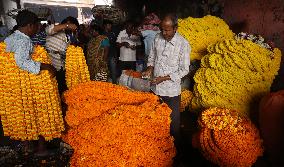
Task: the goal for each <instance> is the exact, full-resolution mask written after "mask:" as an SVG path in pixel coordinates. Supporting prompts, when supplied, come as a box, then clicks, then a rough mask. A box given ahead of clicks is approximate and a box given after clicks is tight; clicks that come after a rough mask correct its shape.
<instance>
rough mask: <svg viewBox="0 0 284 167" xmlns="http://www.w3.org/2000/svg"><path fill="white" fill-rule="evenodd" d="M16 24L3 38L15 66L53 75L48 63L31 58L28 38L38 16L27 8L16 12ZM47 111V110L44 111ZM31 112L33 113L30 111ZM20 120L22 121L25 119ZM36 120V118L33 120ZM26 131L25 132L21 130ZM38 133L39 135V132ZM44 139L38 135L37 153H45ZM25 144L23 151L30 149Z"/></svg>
mask: <svg viewBox="0 0 284 167" xmlns="http://www.w3.org/2000/svg"><path fill="white" fill-rule="evenodd" d="M16 21H17V26H18V29H17V30H16V31H15V32H14V33H13V34H11V35H10V36H8V37H7V38H6V39H5V43H6V52H13V53H14V58H15V61H16V64H17V66H18V67H19V68H20V69H22V70H25V71H28V72H29V73H33V74H39V72H40V71H42V70H48V71H49V72H50V74H51V76H52V77H54V76H55V68H54V67H53V66H52V65H50V64H44V63H40V62H36V61H34V60H32V58H31V54H32V52H33V44H32V41H31V39H30V37H31V36H32V35H34V34H35V33H36V32H37V30H38V21H39V19H38V17H37V15H36V14H35V13H33V12H30V11H28V10H22V11H20V12H19V13H18V15H17V17H16ZM22 89H25V88H22ZM22 112H23V111H22ZM45 112H47V111H45ZM31 113H32V114H35V113H33V112H31ZM37 115H40V114H39V113H37V114H36V116H35V118H37ZM25 119H28V118H26V117H25V118H24V120H20V121H22V122H24V121H25ZM35 121H38V120H35ZM23 133H26V132H23ZM38 135H41V134H40V133H39V134H38ZM44 142H45V139H44V137H42V136H39V145H38V150H37V154H38V155H45V154H46V153H47V150H46V147H45V145H44ZM24 145H25V148H24V149H25V152H28V151H27V150H30V147H29V146H30V142H29V141H24Z"/></svg>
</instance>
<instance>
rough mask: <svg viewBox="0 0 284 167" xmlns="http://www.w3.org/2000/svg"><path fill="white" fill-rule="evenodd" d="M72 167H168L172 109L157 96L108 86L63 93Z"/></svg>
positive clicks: (172, 151) (94, 85)
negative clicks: (72, 152) (66, 107)
mask: <svg viewBox="0 0 284 167" xmlns="http://www.w3.org/2000/svg"><path fill="white" fill-rule="evenodd" d="M64 97H65V100H66V103H67V104H68V111H67V115H66V122H67V124H68V125H69V126H70V129H69V130H68V132H67V134H66V135H65V136H64V137H63V140H64V141H66V142H67V143H68V144H70V145H71V146H72V148H73V149H74V154H73V156H72V158H71V166H76V167H80V166H82V167H83V166H84V167H85V166H88V167H96V166H121V167H122V166H130V167H131V166H153V167H155V166H156V167H170V166H171V165H172V158H173V157H174V156H175V147H174V143H173V138H172V137H171V136H170V134H169V132H170V122H171V120H170V114H171V110H170V108H169V107H168V106H167V105H166V104H160V103H159V101H158V97H157V96H155V95H153V94H150V93H143V92H136V91H131V90H128V89H127V88H125V87H122V86H118V85H114V84H111V83H107V82H98V81H90V82H86V83H82V84H79V85H77V86H75V87H73V88H72V89H70V90H68V91H67V92H65V94H64Z"/></svg>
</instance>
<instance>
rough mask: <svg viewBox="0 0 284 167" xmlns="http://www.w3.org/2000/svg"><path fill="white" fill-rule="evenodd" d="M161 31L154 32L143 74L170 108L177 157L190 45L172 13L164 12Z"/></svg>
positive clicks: (179, 147) (179, 149)
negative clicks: (178, 29) (165, 13)
mask: <svg viewBox="0 0 284 167" xmlns="http://www.w3.org/2000/svg"><path fill="white" fill-rule="evenodd" d="M160 25H161V26H160V28H161V33H159V34H157V35H156V37H155V40H154V42H153V43H152V47H151V49H150V54H149V58H148V63H147V69H146V71H145V72H143V76H147V77H151V76H153V80H152V90H153V92H154V93H155V94H156V95H158V96H159V97H160V98H161V99H162V100H163V101H164V102H165V103H166V104H167V105H168V106H169V107H170V108H171V109H172V113H171V120H172V122H171V135H172V136H173V137H174V138H175V146H176V148H177V156H179V154H180V152H181V136H180V112H179V107H180V100H181V97H180V94H181V85H180V84H181V78H183V77H184V76H186V75H187V74H188V72H189V64H190V62H189V61H190V60H189V53H190V50H191V49H190V45H189V43H188V41H187V40H186V39H184V38H183V37H182V36H181V35H180V34H179V33H177V32H176V30H177V27H178V19H177V17H176V16H175V15H174V14H167V15H166V16H165V17H164V18H163V19H162V22H161V24H160Z"/></svg>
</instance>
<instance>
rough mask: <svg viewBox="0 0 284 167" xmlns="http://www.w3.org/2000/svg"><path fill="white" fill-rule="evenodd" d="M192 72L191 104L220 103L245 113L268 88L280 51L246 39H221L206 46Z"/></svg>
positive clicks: (206, 106)
mask: <svg viewBox="0 0 284 167" xmlns="http://www.w3.org/2000/svg"><path fill="white" fill-rule="evenodd" d="M208 52H209V54H207V55H206V56H204V57H203V58H202V59H201V68H199V69H198V71H197V72H196V74H195V76H194V80H195V82H196V84H195V85H194V97H193V99H192V103H191V107H192V108H193V109H202V108H208V107H221V108H229V109H235V110H237V111H239V112H240V113H241V114H242V115H249V111H250V105H251V104H252V103H253V102H254V100H255V99H257V98H258V97H261V96H263V95H264V94H266V93H268V92H269V91H270V86H271V84H272V82H273V79H274V77H275V75H276V74H277V71H278V69H279V67H280V60H281V51H280V50H279V49H277V48H275V49H274V50H273V51H270V50H268V49H266V48H263V47H261V46H260V45H257V44H255V43H253V42H252V41H250V40H245V39H240V40H224V41H222V42H218V43H216V44H214V45H210V46H209V47H208Z"/></svg>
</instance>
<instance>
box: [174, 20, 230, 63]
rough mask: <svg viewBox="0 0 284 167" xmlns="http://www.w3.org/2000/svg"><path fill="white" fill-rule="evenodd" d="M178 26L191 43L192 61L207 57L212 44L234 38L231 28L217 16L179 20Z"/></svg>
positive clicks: (179, 30)
mask: <svg viewBox="0 0 284 167" xmlns="http://www.w3.org/2000/svg"><path fill="white" fill-rule="evenodd" d="M178 25H179V27H178V32H179V33H180V34H181V35H182V36H183V37H184V38H185V39H187V40H188V41H189V43H190V46H191V49H192V50H191V53H190V59H191V60H194V59H198V60H200V59H201V58H202V57H203V56H205V55H206V53H207V51H206V48H207V47H208V46H209V45H210V44H215V43H216V42H219V41H222V40H224V39H233V37H234V33H233V32H232V31H231V30H230V28H229V26H228V25H227V24H226V23H225V22H224V21H223V20H222V19H221V18H218V17H215V16H210V15H208V16H204V17H203V18H192V17H188V18H185V19H179V20H178Z"/></svg>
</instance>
